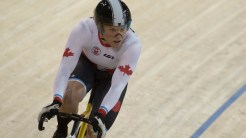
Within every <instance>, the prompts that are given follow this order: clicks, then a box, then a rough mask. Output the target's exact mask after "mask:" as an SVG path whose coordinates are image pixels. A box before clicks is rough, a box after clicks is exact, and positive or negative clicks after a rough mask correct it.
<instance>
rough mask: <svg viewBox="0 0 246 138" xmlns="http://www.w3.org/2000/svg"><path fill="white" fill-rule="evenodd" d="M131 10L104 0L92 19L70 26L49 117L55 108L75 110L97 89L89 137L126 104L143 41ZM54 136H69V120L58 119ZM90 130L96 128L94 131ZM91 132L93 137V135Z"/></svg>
mask: <svg viewBox="0 0 246 138" xmlns="http://www.w3.org/2000/svg"><path fill="white" fill-rule="evenodd" d="M131 21H132V19H131V13H130V10H129V8H128V7H127V5H126V4H125V3H124V2H123V1H121V0H101V1H100V2H99V3H98V4H97V6H96V8H95V10H94V17H93V18H86V19H83V20H82V21H81V22H80V23H79V24H78V25H76V26H75V28H74V29H73V30H72V32H71V34H70V36H69V38H68V41H67V44H66V47H65V51H64V53H63V58H62V60H61V63H60V68H59V70H58V73H57V76H56V79H55V84H54V99H53V103H52V104H50V105H48V106H46V107H44V108H43V109H42V111H41V112H40V113H39V118H38V119H40V116H41V115H43V114H44V113H45V114H47V117H48V118H49V119H50V118H52V117H53V116H54V111H58V108H57V107H59V111H61V112H66V113H77V112H78V105H79V103H80V102H81V101H82V100H83V98H84V97H85V95H86V94H87V93H88V92H89V91H91V90H92V91H94V99H93V102H92V112H91V115H90V120H91V121H92V122H93V126H90V127H88V130H87V136H88V137H89V136H91V137H93V136H94V135H95V134H96V133H97V131H98V129H101V130H102V131H103V137H104V136H105V134H106V131H108V130H109V129H110V127H111V126H112V124H113V122H114V121H115V119H116V117H117V115H118V113H119V110H120V107H121V105H122V102H123V99H124V96H125V93H126V89H127V84H128V80H129V78H130V77H131V76H132V74H133V72H134V71H135V68H136V65H137V62H138V59H139V56H140V51H141V43H140V40H139V38H138V37H137V36H136V34H135V33H134V32H133V31H132V30H131V29H130V25H131ZM57 122H58V125H57V130H56V131H55V133H54V136H53V138H65V137H66V136H67V125H68V123H69V122H70V120H69V119H66V118H61V117H59V116H58V117H57ZM90 131H92V132H90ZM90 134H93V135H90Z"/></svg>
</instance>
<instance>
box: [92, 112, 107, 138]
mask: <svg viewBox="0 0 246 138" xmlns="http://www.w3.org/2000/svg"><path fill="white" fill-rule="evenodd" d="M91 122H92V126H93V131H94V132H95V133H98V131H100V130H101V138H104V137H105V135H106V127H105V125H104V121H103V116H102V115H101V114H100V113H96V115H95V117H93V118H92V119H91Z"/></svg>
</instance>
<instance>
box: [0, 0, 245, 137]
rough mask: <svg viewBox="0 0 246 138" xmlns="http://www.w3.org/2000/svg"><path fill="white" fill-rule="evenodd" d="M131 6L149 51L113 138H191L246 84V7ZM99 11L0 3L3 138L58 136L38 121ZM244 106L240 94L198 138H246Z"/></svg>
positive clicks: (188, 2) (81, 5)
mask: <svg viewBox="0 0 246 138" xmlns="http://www.w3.org/2000/svg"><path fill="white" fill-rule="evenodd" d="M125 1H126V3H127V4H128V5H129V7H130V8H131V11H132V16H133V24H132V28H133V29H134V30H135V32H136V33H137V34H138V36H139V37H140V38H141V40H142V47H143V48H142V55H141V59H140V62H139V64H138V67H137V71H136V72H135V74H134V75H133V77H132V78H131V80H130V85H129V88H128V92H127V94H126V98H125V101H124V104H123V106H122V109H121V112H120V114H119V116H118V118H117V120H116V122H115V124H114V127H112V129H111V130H110V131H109V132H108V135H107V138H189V137H191V136H192V134H194V133H195V132H196V130H197V129H198V128H199V127H200V126H201V125H203V124H204V122H205V121H206V120H207V119H208V118H209V117H211V116H212V115H213V114H214V113H215V112H216V111H217V110H218V109H219V108H220V107H221V106H222V105H224V103H225V102H226V101H227V100H228V99H229V98H230V97H231V96H232V95H233V94H234V93H236V92H237V91H238V90H240V89H241V88H242V86H243V85H245V84H246V60H245V57H246V1H245V0H216V1H215V0H206V1H205V0H204V1H201V0H185V1H182V0H172V1H169V0H155V1H137V0H134V1H133V0H125ZM97 2H98V1H85V0H80V1H78V0H66V1H65V0H52V1H48V0H43V1H41V0H23V1H20V0H1V2H0V3H1V4H0V7H1V8H0V43H1V45H0V48H1V56H0V57H1V58H0V78H1V80H0V85H1V87H0V101H1V104H0V111H1V113H0V118H1V123H0V135H1V136H0V137H3V138H16V137H19V138H24V137H25V138H48V137H51V135H52V134H53V132H54V130H55V128H56V121H55V119H53V120H51V121H50V122H49V123H48V124H46V130H45V131H44V132H39V131H38V129H37V115H38V113H39V111H40V110H41V108H42V107H43V106H44V105H47V104H49V103H50V102H51V100H52V89H53V82H54V78H55V75H56V72H57V69H58V66H59V62H60V59H61V57H62V53H63V50H64V46H65V43H66V41H67V38H68V35H69V33H70V31H71V29H72V28H73V27H74V26H75V25H76V24H77V23H78V22H79V21H80V20H81V19H83V18H85V17H89V16H92V13H93V10H94V7H95V5H96V4H97ZM241 90H242V89H241ZM83 103H85V101H84V102H83ZM83 103H82V104H83ZM82 104H81V110H82V108H83V105H82ZM245 104H246V95H245V94H242V95H241V96H240V97H239V98H238V99H237V100H235V102H233V103H232V105H231V106H228V108H227V109H226V110H225V111H224V112H223V113H222V114H221V115H220V116H218V115H217V117H218V118H217V119H216V120H215V121H214V122H213V123H212V124H211V125H210V126H207V130H206V131H204V133H203V134H201V135H200V137H202V138H245V137H246V131H245V129H246V106H245Z"/></svg>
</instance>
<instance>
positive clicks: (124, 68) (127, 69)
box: [118, 65, 132, 76]
mask: <svg viewBox="0 0 246 138" xmlns="http://www.w3.org/2000/svg"><path fill="white" fill-rule="evenodd" d="M118 68H119V69H120V71H121V72H123V75H125V74H127V75H128V76H129V75H132V70H131V69H130V68H131V67H130V66H129V65H125V66H119V67H118Z"/></svg>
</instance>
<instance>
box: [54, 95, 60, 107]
mask: <svg viewBox="0 0 246 138" xmlns="http://www.w3.org/2000/svg"><path fill="white" fill-rule="evenodd" d="M52 104H58V105H59V106H61V105H62V98H61V96H60V95H55V96H54V99H53V103H52Z"/></svg>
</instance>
